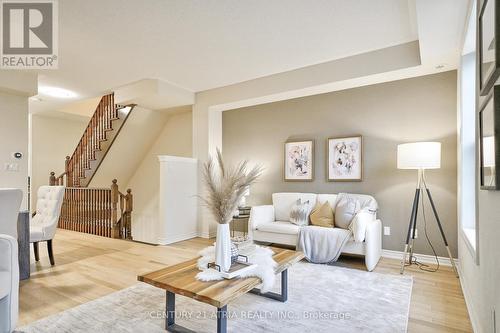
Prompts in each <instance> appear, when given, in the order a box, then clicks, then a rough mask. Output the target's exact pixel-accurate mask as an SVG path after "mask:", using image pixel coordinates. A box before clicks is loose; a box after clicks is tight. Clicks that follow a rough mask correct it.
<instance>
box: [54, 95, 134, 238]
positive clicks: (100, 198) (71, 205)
mask: <svg viewBox="0 0 500 333" xmlns="http://www.w3.org/2000/svg"><path fill="white" fill-rule="evenodd" d="M134 107H135V105H134V104H131V105H117V104H115V101H114V94H113V93H111V94H109V95H105V96H103V97H102V98H101V100H100V101H99V104H98V105H97V108H96V110H95V112H94V114H93V115H92V118H90V121H89V123H88V125H87V127H86V128H85V131H84V132H83V135H82V138H81V139H80V141H79V142H78V144H77V146H76V148H75V151H74V152H73V154H72V155H71V156H66V161H65V168H64V170H65V171H64V172H63V173H62V174H60V175H59V176H56V175H55V173H54V172H51V173H50V177H49V185H51V186H55V185H59V186H61V185H62V186H66V192H65V196H64V201H63V206H62V210H61V217H60V219H59V228H63V229H69V230H74V231H79V232H85V233H90V234H95V235H99V236H105V237H112V238H125V239H131V234H130V230H131V213H132V200H133V199H132V193H131V190H130V189H128V190H127V193H126V194H124V193H122V192H120V191H119V189H118V185H117V181H116V179H114V180H113V181H112V184H111V186H110V187H109V188H89V187H88V185H89V184H90V181H91V180H92V178H93V177H94V175H95V174H96V172H97V170H98V169H99V166H100V165H101V163H102V161H103V160H104V158H105V157H106V154H107V153H108V151H109V149H110V148H111V146H112V144H113V142H114V140H115V139H116V137H117V136H118V134H119V133H120V130H121V129H122V127H123V125H124V124H125V122H126V120H127V118H128V116H129V115H130V113H131V112H132V110H133V109H134Z"/></svg>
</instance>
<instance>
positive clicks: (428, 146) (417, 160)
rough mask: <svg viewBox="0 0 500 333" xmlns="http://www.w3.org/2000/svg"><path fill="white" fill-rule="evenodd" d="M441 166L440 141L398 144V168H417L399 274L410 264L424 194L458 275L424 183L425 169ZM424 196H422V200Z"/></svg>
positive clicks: (434, 207) (456, 273)
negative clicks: (415, 185) (415, 184)
mask: <svg viewBox="0 0 500 333" xmlns="http://www.w3.org/2000/svg"><path fill="white" fill-rule="evenodd" d="M440 167H441V143H440V142H415V143H405V144H400V145H398V169H413V170H418V178H417V187H416V189H415V197H414V199H413V207H412V210H411V216H410V223H409V225H408V233H407V234H406V244H405V250H404V253H403V259H402V261H401V274H404V269H405V266H406V265H411V264H412V262H413V261H412V259H413V244H414V242H415V236H416V229H417V216H418V205H419V200H420V196H421V195H422V196H425V194H427V198H428V199H429V201H430V204H431V207H432V212H433V213H434V217H435V218H436V222H437V225H438V227H439V231H440V233H441V237H442V238H443V242H444V245H445V246H446V251H448V256H449V258H450V262H451V265H452V267H453V270H454V271H455V275H456V276H457V277H458V272H457V268H456V267H455V261H454V260H453V257H452V256H451V252H450V248H449V247H448V241H447V240H446V236H445V234H444V230H443V227H442V226H441V221H440V219H439V215H438V213H437V210H436V206H435V205H434V201H433V200H432V196H431V191H430V190H429V189H428V188H427V185H426V183H425V170H426V169H439V168H440ZM423 199H424V198H422V200H423ZM408 251H409V258H408V264H407V263H406V256H407V253H408Z"/></svg>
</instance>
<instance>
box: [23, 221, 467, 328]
mask: <svg viewBox="0 0 500 333" xmlns="http://www.w3.org/2000/svg"><path fill="white" fill-rule="evenodd" d="M211 243H213V240H208V239H203V238H194V239H191V240H188V241H184V242H179V243H176V244H172V245H169V246H151V245H147V244H142V243H136V242H129V241H123V240H117V239H110V238H104V237H99V236H93V235H87V234H82V233H78V232H72V231H67V230H61V229H59V230H58V231H57V234H56V237H55V240H54V244H53V247H54V253H55V261H56V265H55V266H54V267H51V266H50V263H49V258H48V256H47V249H46V245H45V244H42V245H41V246H40V255H41V256H40V261H39V262H38V263H34V260H33V258H31V260H32V264H31V278H30V279H29V280H28V281H23V282H21V291H20V304H19V305H20V315H19V325H25V324H28V323H30V322H32V321H35V320H37V319H40V318H43V317H46V316H49V315H51V314H54V313H57V312H60V311H63V310H65V309H68V308H71V307H74V306H77V305H79V304H83V303H86V302H88V301H90V300H93V299H96V298H99V297H101V296H104V295H107V294H109V293H112V292H114V291H117V290H120V289H123V288H126V287H128V286H131V285H133V284H135V283H137V275H138V274H143V273H146V272H149V271H152V270H156V269H160V268H162V267H164V266H165V265H171V264H175V263H179V262H182V261H185V260H187V259H191V258H193V257H195V256H196V255H197V253H198V251H199V250H200V249H202V248H204V247H206V246H207V245H209V244H211ZM31 255H32V256H33V253H31ZM339 265H341V266H345V267H351V268H357V269H363V270H364V266H363V261H362V260H361V259H358V258H341V259H340V262H339ZM375 272H378V273H385V274H399V262H398V261H397V260H393V259H386V258H382V259H381V261H380V263H379V264H378V266H377V268H376V269H375ZM407 274H408V275H411V276H413V278H414V284H413V291H412V298H411V307H410V322H409V330H408V331H409V332H418V333H426V332H472V328H471V324H470V321H469V316H468V314H467V309H466V306H465V302H464V298H463V295H462V290H461V288H460V283H459V280H458V279H457V278H456V277H455V276H454V274H453V272H452V271H451V268H449V267H442V268H440V270H439V271H438V272H436V273H428V272H423V271H420V270H419V269H418V268H416V267H414V266H412V267H409V268H408V269H407Z"/></svg>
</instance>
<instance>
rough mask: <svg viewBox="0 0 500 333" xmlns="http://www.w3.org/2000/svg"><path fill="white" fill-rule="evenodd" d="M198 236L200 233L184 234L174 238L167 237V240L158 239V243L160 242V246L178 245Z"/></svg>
mask: <svg viewBox="0 0 500 333" xmlns="http://www.w3.org/2000/svg"><path fill="white" fill-rule="evenodd" d="M197 236H198V232H197V231H193V232H190V233H186V234H182V235H175V236H173V237H165V238H163V237H161V238H160V237H158V239H157V242H158V245H168V244H172V243H177V242H180V241H183V240H187V239H191V238H195V237H197Z"/></svg>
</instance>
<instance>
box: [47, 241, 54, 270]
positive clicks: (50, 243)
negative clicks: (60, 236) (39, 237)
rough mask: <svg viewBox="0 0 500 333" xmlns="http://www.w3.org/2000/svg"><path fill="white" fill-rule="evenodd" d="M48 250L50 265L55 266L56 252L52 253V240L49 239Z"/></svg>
mask: <svg viewBox="0 0 500 333" xmlns="http://www.w3.org/2000/svg"><path fill="white" fill-rule="evenodd" d="M47 250H48V251H49V260H50V264H51V265H52V266H54V265H55V261H54V252H53V251H52V239H49V240H48V241H47Z"/></svg>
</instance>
